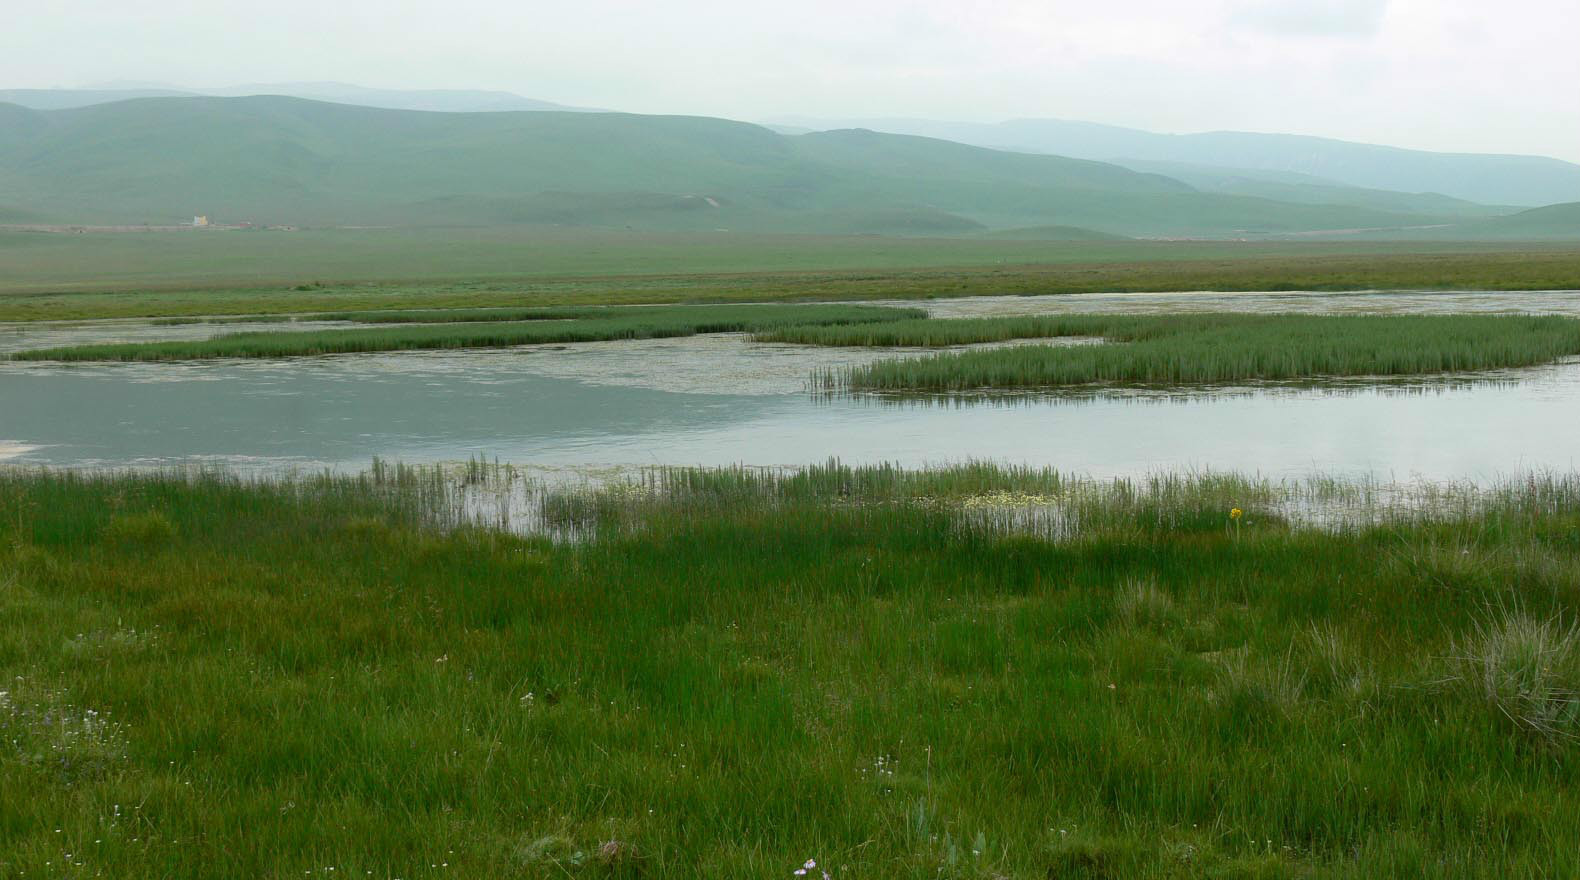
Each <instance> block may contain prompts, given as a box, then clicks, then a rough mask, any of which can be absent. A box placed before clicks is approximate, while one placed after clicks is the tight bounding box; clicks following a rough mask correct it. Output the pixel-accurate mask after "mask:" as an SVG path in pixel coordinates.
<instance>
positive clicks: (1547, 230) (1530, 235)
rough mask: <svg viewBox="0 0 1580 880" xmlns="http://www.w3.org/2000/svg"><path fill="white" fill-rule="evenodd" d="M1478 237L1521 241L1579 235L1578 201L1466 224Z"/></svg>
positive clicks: (1570, 237) (1579, 209) (1579, 210)
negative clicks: (1470, 225) (1469, 225)
mask: <svg viewBox="0 0 1580 880" xmlns="http://www.w3.org/2000/svg"><path fill="white" fill-rule="evenodd" d="M1469 228H1470V229H1471V230H1472V231H1474V232H1475V233H1476V234H1477V235H1478V236H1481V237H1486V238H1508V239H1519V240H1522V241H1540V240H1543V239H1564V240H1568V239H1575V238H1580V202H1566V203H1565V204H1562V205H1548V206H1547V207H1545V208H1532V209H1531V210H1529V211H1521V212H1520V213H1518V214H1512V215H1510V216H1508V217H1497V218H1494V219H1492V220H1487V221H1484V222H1482V223H1478V224H1475V225H1474V226H1472V227H1469Z"/></svg>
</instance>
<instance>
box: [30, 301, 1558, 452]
mask: <svg viewBox="0 0 1580 880" xmlns="http://www.w3.org/2000/svg"><path fill="white" fill-rule="evenodd" d="M927 305H928V306H929V307H930V308H931V309H932V310H933V311H934V312H935V313H936V314H939V315H948V316H956V315H987V314H1016V313H1033V312H1054V311H1061V312H1095V311H1131V312H1149V311H1182V310H1200V311H1227V310H1236V311H1264V312H1295V311H1299V312H1322V313H1341V312H1349V313H1354V312H1395V313H1401V312H1402V313H1423V314H1424V313H1444V312H1511V311H1519V312H1527V313H1542V314H1569V315H1576V316H1580V292H1551V293H1535V294H1530V293H1521V294H1501V293H1486V294H1444V293H1420V294H1340V295H1331V294H1144V295H1142V294H1136V295H1090V296H1059V297H995V298H976V299H968V300H949V301H936V302H933V303H929V304H927ZM294 326H297V327H301V326H303V325H294ZM263 328H266V329H281V327H280V325H263ZM240 329H251V328H248V327H240V326H237V325H218V326H215V325H185V326H180V327H154V326H151V325H148V324H147V323H141V322H102V323H95V324H81V325H55V326H51V327H45V328H40V327H17V326H15V325H13V326H9V327H0V351H6V350H11V351H14V350H18V349H21V348H31V347H38V346H47V345H61V344H69V343H74V342H80V341H89V340H93V341H112V340H137V339H156V338H157V339H162V338H196V337H201V336H204V335H209V334H213V333H227V332H236V331H237V330H240ZM892 356H894V353H893V352H892V351H883V352H873V351H868V350H857V349H816V348H803V347H797V346H784V345H758V344H754V343H751V342H749V341H748V340H746V339H745V338H744V337H741V336H733V335H730V336H706V337H692V338H688V339H671V340H643V341H634V342H604V343H586V344H576V345H567V346H553V347H548V346H539V347H524V348H518V349H507V350H488V351H458V352H417V353H398V354H388V355H348V356H335V357H324V358H302V359H295V360H282V361H210V362H204V363H186V364H104V365H72V366H62V365H47V364H30V363H15V364H11V363H0V461H9V462H12V463H24V464H27V463H31V464H48V465H54V466H126V465H169V464H187V463H192V462H195V461H203V462H212V463H215V464H220V465H225V466H230V467H237V468H242V469H274V468H279V467H325V466H327V467H335V468H343V469H347V470H357V469H362V468H365V467H366V466H367V465H368V464H369V463H370V462H371V460H372V458H373V457H374V456H378V457H381V458H385V459H393V460H402V461H408V462H430V461H453V460H457V459H465V458H468V457H471V456H479V455H480V456H486V457H489V458H496V457H497V458H499V459H501V460H504V461H510V462H516V463H522V464H535V465H544V466H572V467H585V466H611V465H612V466H622V465H650V464H732V463H748V464H757V465H795V464H804V463H808V462H814V461H821V460H824V459H827V458H829V457H835V456H837V457H839V458H841V459H843V460H845V461H847V462H853V463H858V462H878V461H890V462H900V463H903V464H906V465H922V464H938V463H946V462H953V461H961V460H966V459H988V460H995V461H1004V462H1017V463H1031V464H1041V465H1051V466H1055V467H1058V468H1061V469H1063V470H1067V471H1073V472H1082V473H1088V474H1091V475H1094V476H1100V477H1101V476H1113V475H1125V474H1137V473H1145V472H1154V471H1159V470H1180V469H1209V468H1210V469H1214V470H1235V471H1243V472H1256V473H1262V474H1267V475H1283V476H1301V475H1306V474H1310V473H1314V472H1321V473H1327V474H1332V475H1352V476H1362V475H1366V476H1373V477H1381V478H1385V479H1410V478H1425V479H1433V480H1449V479H1465V478H1472V479H1490V478H1494V477H1498V476H1504V475H1508V474H1512V473H1518V472H1524V471H1530V470H1565V471H1567V470H1572V469H1575V468H1576V466H1577V464H1580V439H1577V438H1580V363H1566V364H1562V365H1556V366H1551V367H1542V368H1536V369H1530V370H1513V371H1507V372H1503V373H1499V374H1497V375H1495V376H1485V377H1481V378H1480V379H1478V380H1477V381H1474V382H1467V381H1464V380H1463V378H1459V379H1454V378H1441V377H1440V378H1429V379H1419V380H1412V381H1409V382H1393V383H1387V384H1380V385H1379V384H1376V383H1366V382H1349V383H1343V384H1329V385H1322V386H1305V387H1300V386H1280V387H1235V388H1222V389H1213V390H1210V391H1196V392H1191V393H1177V392H1176V393H1171V392H1164V391H1144V390H1143V391H1124V392H1110V393H1091V392H1087V393H1079V394H1060V395H1047V394H1041V395H1035V396H1018V397H1005V398H996V399H964V400H962V399H933V400H928V401H894V400H886V399H881V398H872V397H858V398H836V399H822V398H818V397H815V396H813V395H811V394H809V393H807V391H806V390H805V379H806V377H807V376H808V375H809V373H810V372H811V370H812V369H814V368H817V367H827V366H839V365H844V364H854V363H861V362H866V361H870V360H874V359H880V358H886V357H892Z"/></svg>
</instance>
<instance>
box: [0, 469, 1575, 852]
mask: <svg viewBox="0 0 1580 880" xmlns="http://www.w3.org/2000/svg"><path fill="white" fill-rule="evenodd" d="M515 476H516V475H513V474H512V472H511V471H510V470H509V469H505V468H500V467H497V466H492V465H486V464H483V463H472V464H470V465H467V466H465V467H462V468H456V469H449V470H445V471H438V470H435V469H410V468H400V467H396V466H383V465H381V466H380V467H379V468H378V469H376V470H375V471H374V472H372V473H370V474H366V475H361V476H354V477H353V476H313V477H305V478H302V479H299V480H287V481H263V480H242V479H238V478H235V477H230V476H226V475H222V474H213V473H204V472H192V473H184V474H140V475H139V474H94V475H88V474H72V473H54V472H46V471H31V470H30V471H23V470H9V471H0V875H5V876H16V877H22V876H59V875H67V876H93V875H102V876H113V877H140V876H160V877H171V878H184V877H206V876H213V875H214V873H215V870H216V866H223V872H224V873H228V874H235V875H237V876H278V877H286V876H370V875H371V876H376V877H437V876H458V877H460V876H466V877H506V876H509V877H564V876H576V877H582V876H585V877H636V876H640V877H650V878H671V877H685V878H713V877H719V878H726V877H728V878H734V877H746V876H776V875H778V876H789V875H790V872H791V871H792V870H794V869H796V868H799V867H802V866H803V865H804V864H805V863H806V861H807V860H809V859H811V860H815V861H816V862H817V868H816V869H814V870H815V871H817V872H820V871H821V870H824V869H827V870H828V871H829V873H830V875H831V876H834V877H901V878H917V880H920V878H928V880H936V878H940V877H946V878H990V877H1064V876H1076V877H1081V876H1085V877H1094V876H1096V877H1133V876H1135V877H1143V876H1147V877H1154V876H1155V877H1161V876H1257V877H1377V876H1434V877H1449V878H1461V877H1463V878H1483V877H1485V878H1493V877H1508V876H1571V875H1575V874H1577V873H1580V851H1577V850H1576V849H1575V848H1574V847H1573V846H1572V845H1571V840H1572V830H1573V829H1574V828H1575V827H1576V826H1577V825H1580V761H1577V760H1576V758H1577V757H1580V752H1577V749H1580V741H1577V736H1580V716H1577V713H1575V712H1574V711H1573V708H1572V707H1573V706H1574V700H1575V699H1576V696H1575V695H1576V693H1577V690H1580V635H1577V634H1576V631H1575V629H1574V627H1573V623H1574V620H1575V617H1574V615H1575V611H1576V608H1575V605H1576V602H1577V601H1580V543H1577V542H1576V539H1575V536H1576V534H1580V491H1577V486H1580V481H1577V480H1576V478H1574V477H1568V476H1555V477H1551V478H1542V479H1534V480H1528V481H1513V482H1509V483H1507V484H1503V485H1501V486H1498V487H1492V488H1489V489H1482V490H1474V489H1473V488H1471V487H1457V488H1453V489H1451V490H1447V491H1448V492H1449V494H1451V495H1454V496H1456V497H1463V498H1466V499H1469V498H1472V497H1474V498H1477V499H1479V500H1476V501H1475V502H1474V503H1470V504H1467V505H1466V506H1465V507H1464V509H1463V510H1461V511H1459V512H1451V511H1447V510H1444V511H1443V512H1442V513H1441V514H1440V515H1438V516H1435V517H1433V518H1431V519H1422V520H1408V519H1399V520H1390V521H1387V522H1381V523H1379V524H1377V525H1374V526H1367V527H1357V528H1353V529H1348V530H1344V531H1340V532H1335V531H1331V530H1325V529H1315V528H1305V527H1302V526H1299V525H1297V524H1292V523H1291V522H1288V521H1285V520H1283V519H1280V518H1278V517H1276V516H1272V515H1268V514H1267V512H1266V511H1265V510H1264V509H1263V505H1264V504H1265V503H1269V502H1270V501H1272V500H1273V499H1272V497H1271V496H1269V497H1268V498H1261V497H1259V496H1258V495H1257V493H1258V492H1259V491H1262V490H1261V489H1258V487H1264V488H1265V486H1266V484H1265V483H1263V482H1262V481H1258V480H1255V479H1245V478H1234V477H1218V476H1212V475H1183V476H1175V477H1168V476H1159V477H1157V478H1155V479H1153V480H1147V481H1131V482H1130V484H1129V486H1130V488H1129V489H1128V490H1125V489H1121V488H1117V485H1118V484H1115V485H1116V487H1114V488H1111V491H1110V492H1109V494H1108V495H1107V496H1106V504H1107V505H1108V506H1109V507H1110V513H1109V514H1108V515H1107V518H1106V519H1093V520H1090V521H1089V522H1088V528H1087V529H1085V530H1083V531H1081V532H1080V533H1079V534H1077V535H1073V536H1071V537H1069V538H1066V539H1062V540H1048V539H1046V538H1043V537H1039V536H1036V535H1029V534H1023V533H1000V532H995V531H993V530H991V529H984V528H975V527H971V526H970V525H969V522H968V520H969V517H968V511H969V509H970V508H969V504H968V503H967V500H968V499H971V498H983V497H990V496H993V495H996V494H999V493H1007V494H1012V495H1021V496H1037V495H1049V496H1054V495H1060V496H1062V495H1068V494H1070V493H1071V492H1072V491H1074V489H1075V487H1074V486H1072V482H1071V478H1069V477H1063V476H1057V475H1054V474H1052V473H1049V472H1045V471H1024V470H1016V469H1007V468H994V467H992V466H990V465H969V466H962V467H958V468H950V469H943V470H938V471H929V472H907V471H902V470H899V469H896V468H848V467H844V466H841V465H839V464H837V463H830V464H828V465H825V466H820V467H818V468H813V469H809V470H807V471H805V472H802V473H777V474H775V473H768V472H762V471H752V470H748V469H726V470H723V471H689V472H688V471H681V470H656V471H652V472H648V473H646V474H644V475H640V476H638V477H635V478H633V479H632V480H630V481H629V485H632V486H634V487H636V488H634V489H628V490H623V491H626V492H628V493H630V494H635V495H647V496H658V497H660V498H661V499H662V501H663V503H651V502H643V503H644V504H646V505H647V506H646V507H644V508H642V510H641V511H639V512H638V513H639V515H641V516H643V517H644V518H645V519H644V522H643V523H642V525H641V527H640V528H639V529H635V530H609V529H605V530H594V531H593V532H592V533H590V534H589V536H588V537H587V538H586V539H585V540H581V541H576V542H561V543H556V542H552V541H549V540H545V539H543V538H530V537H518V536H513V535H510V534H506V533H501V532H499V531H497V530H493V529H483V528H477V527H469V526H467V525H466V524H465V523H464V522H463V521H461V520H459V519H456V518H454V517H452V516H451V515H450V514H449V513H446V511H451V510H453V508H451V507H450V506H449V505H451V504H452V503H453V501H454V490H455V487H456V486H460V485H473V486H479V485H484V484H489V483H499V482H503V481H509V480H510V479H512V478H514V477H515ZM1347 487H1348V488H1347ZM1127 491H1128V492H1129V494H1130V495H1131V496H1133V498H1134V499H1135V500H1134V502H1133V503H1126V502H1124V498H1125V496H1126V493H1127ZM1306 491H1309V492H1312V493H1328V494H1338V495H1342V494H1344V493H1349V492H1358V493H1360V494H1363V495H1364V494H1365V492H1367V491H1369V490H1367V489H1365V488H1361V489H1356V488H1354V487H1352V486H1349V484H1345V483H1343V482H1340V481H1327V482H1324V481H1310V482H1309V483H1308V484H1307V485H1306ZM927 498H932V499H937V500H938V503H922V501H921V500H922V499H927ZM945 500H947V501H949V502H950V503H948V504H945V503H943V501H945ZM1236 501H1238V505H1237V506H1239V507H1240V508H1242V514H1241V516H1240V517H1238V518H1236V517H1234V516H1233V514H1232V510H1233V508H1227V507H1226V505H1227V504H1230V503H1235V502H1236ZM1143 502H1145V503H1143ZM632 509H633V510H634V509H635V507H634V506H633V508H632ZM1160 510H1167V511H1173V513H1172V514H1170V515H1168V516H1163V517H1159V516H1158V511H1160ZM1209 513H1210V514H1211V517H1210V519H1209V518H1208V514H1209ZM963 523H965V525H963ZM330 869H333V871H331V870H330ZM814 876H815V874H814Z"/></svg>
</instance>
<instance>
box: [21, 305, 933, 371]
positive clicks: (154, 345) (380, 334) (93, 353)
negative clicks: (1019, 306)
mask: <svg viewBox="0 0 1580 880" xmlns="http://www.w3.org/2000/svg"><path fill="white" fill-rule="evenodd" d="M601 314H603V315H605V316H603V317H589V318H576V319H568V320H542V319H538V320H531V321H521V320H509V319H508V316H507V317H506V319H503V320H494V321H488V320H483V321H476V322H471V323H454V322H452V323H446V324H439V325H421V326H399V327H380V328H375V329H347V330H300V331H280V332H252V333H231V334H227V335H223V336H218V337H215V338H213V339H202V340H190V341H176V342H133V343H114V344H105V345H78V346H68V347H63V348H46V349H36V350H31V351H23V352H18V353H16V354H14V355H12V358H13V359H16V360H48V361H170V360H195V359H203V358H227V357H229V358H276V357H295V356H304V355H322V354H336V353H353V352H376V351H413V350H419V349H449V348H503V347H507V346H512V345H541V344H545V343H564V342H593V341H598V340H608V339H652V338H660V337H674V336H691V335H695V334H698V333H729V332H743V331H760V330H765V329H769V328H773V327H776V326H782V325H785V324H800V323H802V322H805V321H810V322H814V323H816V322H828V323H839V322H845V321H884V320H890V319H893V318H895V317H912V316H916V315H921V314H923V312H921V310H919V309H892V308H884V307H881V306H815V305H735V306H669V307H654V308H646V307H632V308H624V309H612V310H609V311H607V312H604V313H601Z"/></svg>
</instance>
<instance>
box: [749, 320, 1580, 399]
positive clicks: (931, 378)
mask: <svg viewBox="0 0 1580 880" xmlns="http://www.w3.org/2000/svg"><path fill="white" fill-rule="evenodd" d="M1057 336H1078V337H1082V336H1084V337H1102V338H1104V339H1106V340H1108V341H1109V343H1110V344H1106V345H1094V346H1074V347H1070V346H1048V345H1024V346H1015V347H1010V348H1000V349H993V350H987V351H969V352H949V353H942V354H937V355H932V356H929V357H923V358H909V359H897V360H892V361H880V362H878V363H875V364H870V365H863V366H856V367H850V368H846V369H843V370H841V371H838V372H829V373H825V374H820V375H819V376H818V377H817V381H818V382H819V383H820V384H822V385H824V386H825V387H831V388H849V389H854V390H867V391H878V390H881V391H960V390H969V389H979V388H1034V387H1051V386H1062V385H1084V384H1091V383H1135V384H1160V385H1184V384H1209V383H1219V382H1239V381H1250V380H1273V381H1277V380H1290V379H1304V378H1315V377H1331V376H1397V375H1420V374H1427V373H1446V372H1470V371H1479V370H1491V369H1499V368H1506V367H1524V366H1534V365H1537V364H1547V363H1552V362H1554V361H1556V360H1558V359H1559V358H1562V357H1565V356H1568V355H1580V321H1577V320H1575V319H1573V318H1561V317H1531V316H1516V315H1494V316H1482V315H1250V314H1211V313H1197V314H1179V315H1049V316H1027V317H1010V318H972V319H955V320H930V319H925V318H924V319H912V320H903V321H898V322H895V323H892V324H886V323H875V324H873V325H870V326H859V327H857V326H849V327H789V328H782V329H779V330H773V331H765V332H763V333H761V334H759V335H758V337H757V338H758V339H761V340H767V341H775V342H796V343H806V344H815V345H867V346H899V345H904V346H943V345H959V344H964V343H974V342H999V341H1005V340H1011V339H1030V338H1037V337H1057Z"/></svg>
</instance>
